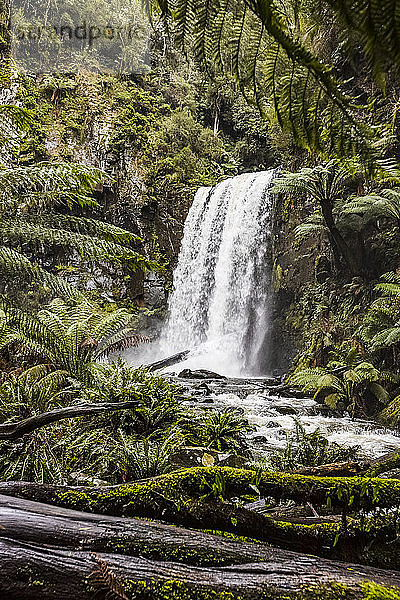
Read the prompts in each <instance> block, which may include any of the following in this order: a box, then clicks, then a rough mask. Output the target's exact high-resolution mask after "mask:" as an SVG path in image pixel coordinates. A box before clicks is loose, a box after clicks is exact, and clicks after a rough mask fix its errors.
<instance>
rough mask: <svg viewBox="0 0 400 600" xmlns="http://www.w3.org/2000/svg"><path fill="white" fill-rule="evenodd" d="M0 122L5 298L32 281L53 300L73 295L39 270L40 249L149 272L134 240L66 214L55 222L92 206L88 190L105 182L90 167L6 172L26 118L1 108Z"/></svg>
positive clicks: (46, 165)
mask: <svg viewBox="0 0 400 600" xmlns="http://www.w3.org/2000/svg"><path fill="white" fill-rule="evenodd" d="M0 116H1V117H2V118H1V119H0V131H1V133H0V149H1V154H2V159H1V162H0V190H1V191H0V214H1V217H2V221H1V231H0V269H1V271H2V272H3V274H5V275H6V276H7V278H8V285H7V287H6V291H7V292H9V291H10V289H11V290H12V284H13V281H15V279H16V278H17V279H18V283H19V285H21V283H23V282H24V281H25V282H26V283H28V284H29V283H30V282H32V280H38V281H40V282H41V283H44V284H45V285H46V286H48V288H49V291H50V290H51V291H52V292H53V293H54V294H56V295H57V294H58V295H63V296H71V297H73V296H77V295H78V293H77V292H76V291H74V288H73V287H72V286H70V285H68V283H67V282H63V281H62V280H61V279H60V278H59V277H57V276H55V275H54V274H53V273H52V272H51V271H50V270H48V269H44V268H43V266H41V264H40V258H41V255H42V253H43V250H44V249H45V250H47V251H48V250H52V251H53V252H54V251H55V250H57V251H58V252H59V251H60V250H63V251H64V252H65V253H66V254H67V256H68V255H69V258H70V260H72V257H73V256H74V255H76V254H77V253H78V255H80V257H81V259H82V260H85V261H86V262H89V264H91V265H92V266H93V265H94V264H96V265H97V266H98V265H102V264H104V263H107V262H108V263H112V264H118V265H119V266H121V267H123V268H124V269H126V270H127V271H128V272H129V271H130V272H132V271H135V270H137V269H141V270H146V269H148V268H153V267H155V264H154V263H152V262H151V261H148V260H146V259H145V258H144V257H143V256H142V255H140V254H138V253H137V252H136V251H134V250H133V249H132V242H136V241H137V239H136V238H135V237H134V236H132V235H131V234H129V232H126V231H123V230H121V229H119V228H117V227H115V226H112V225H109V226H108V225H107V224H106V223H99V225H98V227H96V221H95V220H93V219H82V220H79V218H78V217H74V216H69V215H68V214H66V215H63V216H61V217H60V219H58V214H57V210H60V209H62V210H63V211H67V212H68V211H69V210H71V209H72V207H74V206H79V207H83V206H87V205H89V206H92V205H94V204H95V202H94V200H93V197H92V191H93V189H94V188H95V187H96V186H98V185H100V184H102V183H103V182H107V181H108V182H109V181H110V179H109V177H108V176H107V175H106V174H105V173H103V172H101V171H99V170H98V169H95V168H94V167H88V166H84V165H74V164H70V163H61V162H58V163H50V162H42V163H36V164H34V165H31V166H15V165H13V166H12V167H10V166H9V164H8V163H9V162H10V160H11V159H10V158H9V157H10V155H11V153H13V152H14V151H15V146H17V147H18V146H19V143H18V142H19V140H20V139H21V137H23V135H24V130H26V129H27V128H28V127H29V125H30V123H31V122H32V115H31V113H30V112H28V111H24V110H23V109H20V108H16V107H13V106H3V107H1V114H0ZM10 127H11V128H12V130H13V135H11V134H10V131H9V130H10ZM10 140H11V141H10ZM7 158H8V161H7V160H6V159H7ZM13 160H15V159H13ZM12 162H13V161H12ZM32 254H33V256H34V259H32Z"/></svg>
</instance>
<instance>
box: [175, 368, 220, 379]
mask: <svg viewBox="0 0 400 600" xmlns="http://www.w3.org/2000/svg"><path fill="white" fill-rule="evenodd" d="M178 377H181V378H182V379H226V377H225V376H224V375H219V374H218V373H214V372H213V371H207V370H206V369H198V370H196V371H192V370H191V369H183V371H181V372H180V373H179V375H178Z"/></svg>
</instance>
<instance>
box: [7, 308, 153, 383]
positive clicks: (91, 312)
mask: <svg viewBox="0 0 400 600" xmlns="http://www.w3.org/2000/svg"><path fill="white" fill-rule="evenodd" d="M135 319H136V317H135V315H134V314H132V313H130V312H128V311H127V310H125V309H123V308H121V309H116V310H114V311H113V312H111V313H108V314H107V313H105V312H104V311H102V310H101V309H100V308H99V307H96V306H95V305H94V304H92V303H90V302H88V301H87V300H85V301H83V302H81V303H80V304H77V305H71V304H68V303H66V302H64V301H63V300H61V299H59V298H56V299H55V300H53V301H52V302H51V303H50V305H49V306H47V307H46V308H44V309H42V310H41V311H39V312H38V314H37V315H36V316H31V315H28V314H27V313H25V312H23V311H20V310H18V309H16V308H14V307H12V306H10V305H9V304H8V303H7V302H5V301H3V303H2V313H1V314H0V325H1V327H0V349H1V348H5V347H8V346H10V344H14V345H15V344H17V345H19V347H20V352H21V353H22V354H23V353H26V352H28V351H30V352H32V353H34V354H40V355H41V356H42V357H45V358H47V360H48V361H49V362H50V363H51V364H53V365H54V366H55V367H57V368H61V369H63V370H65V371H67V372H68V373H69V374H71V375H73V376H74V377H76V378H77V379H79V380H85V381H86V380H90V379H91V378H92V367H93V365H94V364H95V361H96V360H99V359H100V358H101V357H103V356H106V355H107V354H108V353H110V352H112V351H113V350H114V351H118V350H119V349H121V348H122V349H123V348H124V347H125V348H126V347H130V346H135V345H137V344H138V343H140V342H141V341H142V340H143V341H147V338H144V337H143V338H142V337H141V336H138V335H136V334H135V332H134V329H133V324H134V322H135Z"/></svg>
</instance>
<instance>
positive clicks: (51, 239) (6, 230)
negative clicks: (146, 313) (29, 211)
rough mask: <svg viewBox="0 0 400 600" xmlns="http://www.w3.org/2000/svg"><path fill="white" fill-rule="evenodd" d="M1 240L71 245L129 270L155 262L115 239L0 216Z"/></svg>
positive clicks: (71, 247)
mask: <svg viewBox="0 0 400 600" xmlns="http://www.w3.org/2000/svg"><path fill="white" fill-rule="evenodd" d="M0 243H3V244H5V243H8V244H12V245H21V244H29V245H34V246H38V245H39V247H49V246H50V247H51V246H60V247H63V248H64V249H73V250H74V251H77V252H78V253H79V254H80V255H81V256H82V257H83V258H86V259H89V260H90V259H91V260H93V261H95V262H98V261H102V260H104V261H108V262H118V263H120V264H123V265H125V266H126V267H127V268H129V269H130V270H132V271H135V270H139V269H140V270H144V271H145V270H147V269H149V268H153V266H154V264H155V263H154V262H152V261H148V260H147V259H146V258H145V257H144V256H143V255H141V254H139V253H138V252H135V251H134V250H131V249H129V248H127V247H126V246H122V245H121V244H116V243H115V242H110V241H108V240H105V239H101V238H99V237H95V236H93V235H86V234H82V233H75V232H72V231H65V230H62V229H54V228H50V227H47V228H46V227H42V226H40V225H37V224H35V223H31V222H27V221H21V220H19V219H16V218H8V219H3V220H2V221H1V222H0Z"/></svg>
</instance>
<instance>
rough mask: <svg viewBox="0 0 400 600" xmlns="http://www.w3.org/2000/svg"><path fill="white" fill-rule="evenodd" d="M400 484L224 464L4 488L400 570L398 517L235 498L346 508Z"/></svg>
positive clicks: (391, 492) (391, 496)
mask: <svg viewBox="0 0 400 600" xmlns="http://www.w3.org/2000/svg"><path fill="white" fill-rule="evenodd" d="M399 489H400V483H399V482H398V481H392V480H381V479H362V478H344V479H343V478H341V479H335V478H319V477H305V476H300V475H286V474H276V473H272V474H270V473H264V474H259V473H255V472H252V471H244V470H239V469H231V468H228V467H222V468H202V467H198V468H193V469H187V470H183V471H179V472H176V473H174V474H171V475H165V476H162V477H158V478H154V479H152V480H146V481H141V482H135V483H131V484H125V485H120V486H113V487H102V488H83V487H76V488H68V487H60V486H43V485H39V484H35V483H23V482H7V483H1V484H0V492H3V493H5V494H9V495H13V496H19V497H21V498H26V499H33V500H36V501H41V502H46V503H48V504H54V505H57V506H62V507H66V508H74V509H78V510H82V511H89V512H95V513H101V514H107V515H118V516H125V517H127V516H128V517H129V516H142V517H147V518H149V517H150V518H155V519H159V520H163V521H166V522H169V523H174V524H176V525H180V526H184V527H191V528H194V529H208V530H217V531H225V532H230V533H233V534H234V535H237V536H246V537H250V538H254V539H258V540H262V541H266V542H269V543H271V544H273V545H275V546H278V547H281V548H287V549H291V550H295V551H298V552H311V553H313V554H316V555H318V556H325V557H334V558H340V559H342V560H352V561H358V562H363V563H366V564H376V565H379V566H383V567H385V568H399V567H400V560H399V558H398V557H399V556H400V553H399V541H398V539H397V535H396V528H395V527H394V520H393V518H392V516H391V515H388V516H385V517H382V518H380V519H379V520H374V519H369V520H368V519H362V520H360V519H357V518H350V519H348V518H346V519H343V522H342V523H341V522H325V523H319V524H304V523H303V524H294V523H288V522H284V520H276V519H273V518H270V517H268V516H265V515H263V514H259V513H256V512H253V511H250V510H247V509H245V508H243V507H242V506H240V505H238V504H237V503H236V502H232V501H231V502H229V501H228V499H232V497H238V496H246V495H248V494H250V493H252V494H255V492H256V490H258V491H259V492H260V494H261V495H265V496H272V497H274V498H275V499H277V500H280V499H295V500H298V501H300V502H304V503H305V502H306V501H309V500H310V499H311V501H313V502H314V503H315V504H316V505H318V504H320V505H325V507H326V504H327V503H328V504H329V505H331V506H332V507H336V508H337V509H339V510H341V511H343V513H344V514H345V513H352V514H353V515H354V514H355V515H356V514H357V513H356V509H357V508H359V507H360V506H363V507H366V508H371V507H374V506H381V505H382V504H383V506H384V507H387V506H392V505H393V504H391V503H394V502H395V501H396V497H397V496H396V492H397V494H399V493H400V492H399Z"/></svg>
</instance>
